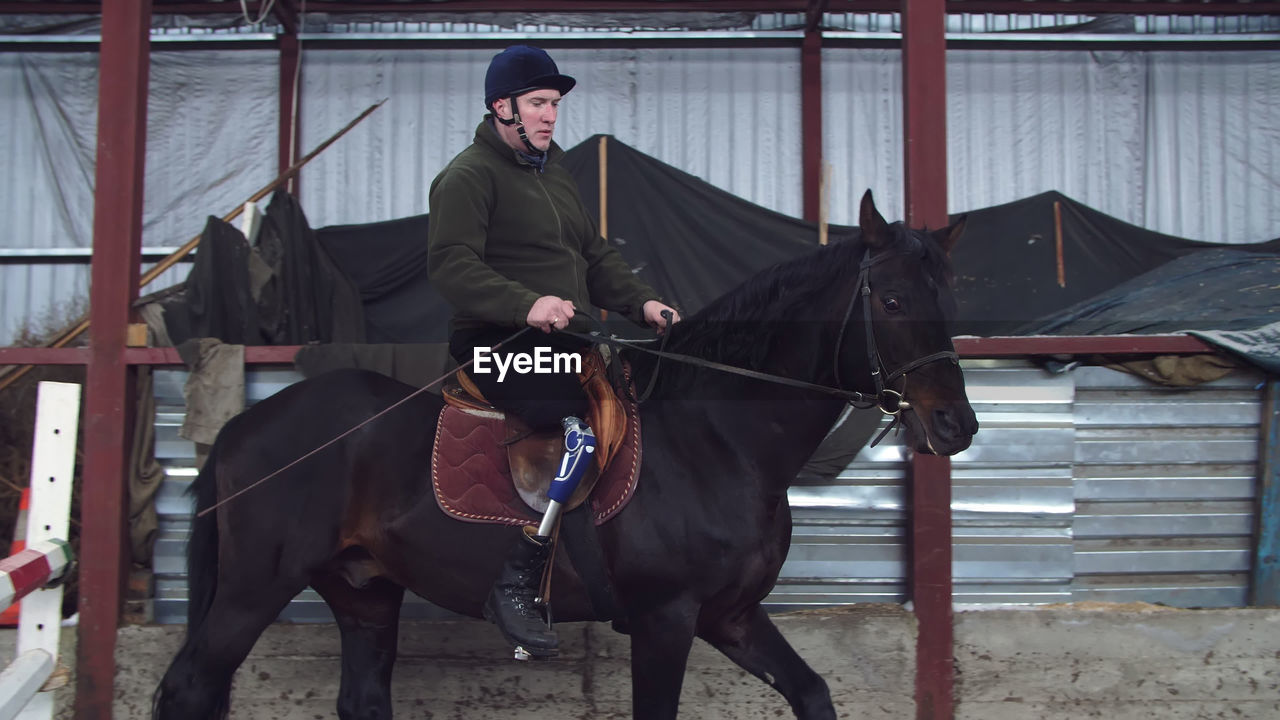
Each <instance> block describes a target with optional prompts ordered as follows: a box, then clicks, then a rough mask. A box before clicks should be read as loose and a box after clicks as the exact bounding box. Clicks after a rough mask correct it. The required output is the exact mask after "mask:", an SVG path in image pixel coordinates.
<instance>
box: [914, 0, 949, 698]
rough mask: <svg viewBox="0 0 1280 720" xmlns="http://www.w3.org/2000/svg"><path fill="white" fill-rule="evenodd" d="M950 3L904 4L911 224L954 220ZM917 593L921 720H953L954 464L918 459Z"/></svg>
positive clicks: (924, 457)
mask: <svg viewBox="0 0 1280 720" xmlns="http://www.w3.org/2000/svg"><path fill="white" fill-rule="evenodd" d="M945 31H946V7H945V3H944V0H909V1H904V2H903V4H902V90H903V117H904V122H905V125H906V127H905V128H904V131H905V132H904V136H905V140H906V147H905V149H904V158H905V161H906V163H905V164H906V200H907V212H906V217H907V222H908V224H910V225H911V226H912V227H920V226H924V225H927V226H929V227H933V228H938V227H942V226H943V225H946V223H947V126H946V117H947V103H946V91H947V85H946V32H945ZM910 487H911V493H910V494H911V539H910V546H911V573H910V578H911V580H910V582H911V598H912V601H913V602H914V603H915V611H916V620H917V623H918V635H917V640H916V718H917V719H918V720H949V719H950V718H951V717H953V715H954V707H953V689H954V688H953V685H954V681H955V670H954V666H955V664H954V655H955V650H954V647H953V635H952V632H953V629H952V613H951V461H950V460H949V459H947V458H944V457H936V456H932V455H916V456H915V458H914V459H913V460H912V463H911V484H910Z"/></svg>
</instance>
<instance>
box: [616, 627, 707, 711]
mask: <svg viewBox="0 0 1280 720" xmlns="http://www.w3.org/2000/svg"><path fill="white" fill-rule="evenodd" d="M696 618H697V608H695V607H691V606H689V605H686V604H679V605H668V606H664V607H662V608H658V609H657V610H654V611H650V612H648V613H644V614H641V615H639V616H636V615H632V616H631V617H630V618H629V621H628V625H629V629H630V632H631V708H632V715H633V716H634V717H635V720H673V719H674V718H675V717H676V713H677V711H678V710H679V709H680V688H681V687H682V686H683V684H684V670H685V666H686V665H687V664H688V662H689V650H690V649H691V648H692V647H693V633H694V624H695V621H696Z"/></svg>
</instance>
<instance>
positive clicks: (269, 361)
mask: <svg viewBox="0 0 1280 720" xmlns="http://www.w3.org/2000/svg"><path fill="white" fill-rule="evenodd" d="M953 342H954V343H955V346H956V352H958V353H960V356H961V357H967V358H1003V357H1035V356H1037V355H1198V354H1200V353H1212V352H1218V350H1217V349H1216V348H1214V347H1213V346H1212V345H1209V344H1207V343H1205V342H1204V341H1202V340H1200V339H1199V338H1196V337H1192V336H1191V335H1035V336H1027V337H972V336H961V337H957V338H954V339H953ZM301 347H302V346H301V345H250V346H248V347H246V348H245V349H244V361H245V363H247V364H250V365H290V364H292V363H293V358H294V356H295V355H297V354H298V350H299V349H301ZM124 360H125V363H126V364H129V365H181V364H182V358H180V357H178V351H177V350H175V349H174V348H171V347H165V348H127V349H126V350H125V351H124ZM88 362H89V349H88V348H26V347H0V365H87V364H88Z"/></svg>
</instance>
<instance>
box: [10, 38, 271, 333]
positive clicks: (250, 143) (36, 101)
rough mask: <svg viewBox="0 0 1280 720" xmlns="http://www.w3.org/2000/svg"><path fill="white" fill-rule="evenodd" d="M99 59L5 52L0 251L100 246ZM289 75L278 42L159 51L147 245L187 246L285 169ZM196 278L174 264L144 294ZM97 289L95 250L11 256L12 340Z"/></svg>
mask: <svg viewBox="0 0 1280 720" xmlns="http://www.w3.org/2000/svg"><path fill="white" fill-rule="evenodd" d="M97 60H98V58H97V55H96V54H94V53H2V54H0V99H2V100H0V102H3V104H4V105H5V107H6V112H4V113H0V138H3V140H0V148H3V154H2V155H0V208H2V209H3V210H4V211H5V217H6V218H7V219H8V221H9V223H10V225H9V231H8V232H7V233H5V235H4V236H3V237H0V252H3V251H4V250H18V249H21V250H47V249H65V248H81V249H88V248H91V247H92V244H93V184H94V168H95V156H96V152H97V148H96V143H97V139H96V138H97V122H98V69H97ZM278 77H279V70H278V54H277V53H275V52H273V51H270V50H224V51H214V50H197V51H186V52H180V53H178V52H153V53H152V55H151V78H150V99H149V102H148V107H147V159H146V163H147V167H146V180H145V189H144V193H145V195H146V203H145V207H144V210H143V237H142V242H143V246H144V247H150V248H157V247H159V248H174V247H177V246H180V245H182V244H183V243H185V242H186V241H187V240H190V239H191V238H192V237H194V236H195V235H197V234H199V232H200V230H201V228H202V227H203V226H204V220H205V217H206V216H207V215H210V214H217V215H222V214H223V213H226V212H228V211H230V210H232V209H234V208H236V207H237V206H238V205H239V204H240V203H242V202H244V200H245V199H247V198H248V197H249V195H250V194H251V193H253V192H254V191H255V190H257V189H258V188H260V187H262V186H263V185H266V184H267V183H268V182H270V181H271V179H272V178H274V177H275V176H276V132H277V126H278V125H279V122H278V118H279V113H278V108H277V96H278V90H279V88H278ZM151 264H152V263H145V264H144V266H143V267H144V268H146V267H150V265H151ZM185 277H186V270H185V269H179V270H171V271H169V272H167V273H165V274H164V275H162V276H160V277H159V278H157V279H156V280H155V281H154V283H153V284H152V285H150V286H148V288H146V289H144V291H143V292H148V291H153V290H157V289H160V288H163V287H167V286H169V285H172V284H174V283H177V282H180V281H181V280H183V279H185ZM88 288H89V268H88V258H87V257H82V258H81V259H64V260H60V261H59V262H58V263H56V264H52V263H49V262H48V261H47V260H33V261H31V262H30V263H27V262H22V261H21V260H20V259H14V260H12V261H7V262H5V263H3V264H0V300H3V304H0V345H4V344H8V343H9V342H11V341H12V339H13V337H14V334H15V333H16V332H17V330H18V329H19V328H20V327H21V326H22V325H23V324H24V323H26V324H30V325H34V326H46V325H47V326H49V328H50V329H57V328H60V327H61V324H62V323H61V322H59V320H64V319H65V318H63V314H64V308H67V307H70V306H73V305H75V304H76V303H77V302H86V301H87V297H88Z"/></svg>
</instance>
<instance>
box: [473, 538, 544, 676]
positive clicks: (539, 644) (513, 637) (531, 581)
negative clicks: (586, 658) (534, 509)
mask: <svg viewBox="0 0 1280 720" xmlns="http://www.w3.org/2000/svg"><path fill="white" fill-rule="evenodd" d="M532 530H533V528H526V529H525V533H524V536H523V537H521V538H520V541H519V542H518V543H516V546H515V548H513V549H512V551H511V554H510V555H508V556H507V562H506V563H505V564H504V565H503V566H502V573H501V574H500V575H498V580H497V582H495V583H494V584H493V589H492V590H490V591H489V597H488V599H487V600H485V602H484V616H485V619H487V620H489V621H491V622H493V623H494V624H495V625H497V626H498V629H499V630H501V631H502V635H503V636H504V637H506V639H507V642H510V643H511V644H512V645H514V646H516V657H517V658H520V657H522V654H521V652H520V650H521V649H522V648H523V650H524V652H525V653H527V654H528V655H532V656H535V657H552V656H555V655H556V654H557V652H558V650H557V648H558V647H559V641H558V640H557V639H556V633H555V631H554V630H552V629H551V626H550V625H548V624H547V621H546V618H545V617H544V616H543V607H542V605H540V604H539V603H537V602H536V598H537V597H538V586H539V584H540V583H541V581H542V572H543V569H544V568H545V567H546V564H547V556H548V555H549V554H550V552H551V538H549V537H545V536H543V535H537V534H535V533H534V532H532Z"/></svg>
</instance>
